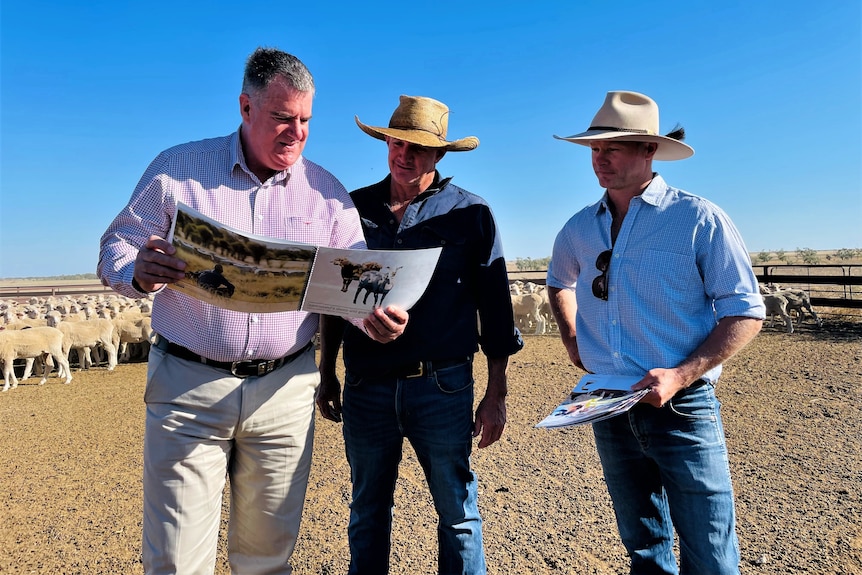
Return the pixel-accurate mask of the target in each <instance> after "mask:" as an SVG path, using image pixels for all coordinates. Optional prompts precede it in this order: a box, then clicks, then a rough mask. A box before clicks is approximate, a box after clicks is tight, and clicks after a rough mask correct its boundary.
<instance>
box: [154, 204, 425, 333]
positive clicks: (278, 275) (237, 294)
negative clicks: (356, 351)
mask: <svg viewBox="0 0 862 575" xmlns="http://www.w3.org/2000/svg"><path fill="white" fill-rule="evenodd" d="M168 241H169V242H171V243H172V244H173V246H174V247H175V248H176V249H177V253H176V256H177V257H178V258H180V259H182V260H183V261H185V262H186V264H187V266H188V267H187V268H186V277H185V278H184V279H182V280H180V281H179V282H177V283H175V284H170V285H169V286H168V287H169V288H171V289H175V290H177V291H180V292H182V293H185V294H186V295H189V296H191V297H194V298H196V299H199V300H201V301H204V302H206V303H209V304H211V305H214V306H218V307H221V308H225V309H231V310H235V311H242V312H261V313H267V312H280V311H296V310H301V311H307V312H314V313H324V314H329V315H340V316H343V317H365V316H367V315H368V313H369V312H370V311H371V310H372V309H374V307H380V306H387V305H397V306H399V307H401V308H403V309H407V310H409V309H410V308H411V307H413V305H414V304H415V303H416V301H417V300H418V299H419V298H420V297H421V296H422V294H423V293H424V292H425V289H426V288H427V287H428V282H429V281H430V280H431V276H432V274H433V273H434V269H435V268H436V266H437V261H438V259H439V258H440V252H441V251H442V248H429V249H423V250H399V251H391V250H349V249H338V248H329V247H321V246H314V245H309V244H299V243H291V242H285V241H282V240H278V239H276V238H268V237H264V236H257V235H254V234H246V233H244V232H240V231H237V230H234V229H232V228H230V227H228V226H225V225H223V224H221V223H219V222H216V221H215V220H212V219H210V218H208V217H207V216H205V215H203V214H201V213H200V212H198V211H196V210H195V209H193V208H191V207H189V206H187V205H185V204H182V203H178V204H177V214H176V217H175V218H174V222H173V226H172V228H171V232H170V234H169V236H168Z"/></svg>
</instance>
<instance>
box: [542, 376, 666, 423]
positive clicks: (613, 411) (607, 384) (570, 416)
mask: <svg viewBox="0 0 862 575" xmlns="http://www.w3.org/2000/svg"><path fill="white" fill-rule="evenodd" d="M641 379H643V378H642V377H640V376H627V375H600V374H594V373H588V374H586V375H584V376H583V377H582V378H581V379H580V381H578V384H577V385H576V386H575V387H574V389H572V392H571V393H570V394H569V396H568V397H567V398H566V399H565V400H564V401H563V402H562V403H560V404H559V405H558V406H557V407H555V408H554V410H553V411H552V412H551V413H550V415H548V416H547V417H546V418H545V419H543V420H542V421H540V422H539V423H537V424H536V427H572V426H575V425H584V424H585V423H593V422H594V421H601V420H602V419H607V418H609V417H614V416H615V415H619V414H621V413H625V412H626V411H628V410H629V409H631V408H632V407H633V406H634V405H635V404H636V403H637V402H639V401H640V400H641V398H642V397H643V396H644V395H646V394H647V393H649V391H650V390H649V389H648V388H647V389H641V390H638V391H632V389H631V387H632V386H633V385H634V384H636V383H637V382H639V381H640V380H641Z"/></svg>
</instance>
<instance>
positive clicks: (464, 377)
mask: <svg viewBox="0 0 862 575" xmlns="http://www.w3.org/2000/svg"><path fill="white" fill-rule="evenodd" d="M434 380H435V381H436V383H437V387H438V388H439V389H440V391H442V392H443V393H458V392H459V391H464V390H465V389H470V388H472V386H473V364H472V363H470V362H469V361H468V362H464V364H462V365H456V366H453V367H446V368H443V369H436V370H434Z"/></svg>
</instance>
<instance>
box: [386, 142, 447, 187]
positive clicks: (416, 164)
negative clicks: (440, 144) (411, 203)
mask: <svg viewBox="0 0 862 575" xmlns="http://www.w3.org/2000/svg"><path fill="white" fill-rule="evenodd" d="M386 145H387V146H388V147H389V173H390V174H392V179H393V180H395V182H396V183H398V184H400V185H402V186H418V185H420V180H423V179H424V180H427V178H428V176H429V174H430V175H433V174H434V170H435V166H436V165H437V162H438V161H440V158H442V157H443V154H444V151H443V150H440V149H439V148H426V147H425V146H418V145H416V144H411V143H409V142H405V141H404V140H398V139H396V138H391V137H388V136H387V138H386Z"/></svg>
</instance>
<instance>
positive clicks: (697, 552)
mask: <svg viewBox="0 0 862 575" xmlns="http://www.w3.org/2000/svg"><path fill="white" fill-rule="evenodd" d="M719 408H720V403H719V401H718V399H717V398H716V397H715V390H714V389H713V387H712V385H710V384H703V385H700V386H699V387H696V388H690V389H688V390H685V391H683V392H681V393H679V394H677V395H676V396H675V397H674V398H673V399H671V401H670V402H668V404H667V405H665V406H664V407H663V408H661V409H656V408H654V407H652V406H649V405H645V404H639V405H636V406H635V407H634V408H632V409H631V410H630V411H628V412H627V413H625V414H623V415H619V416H617V417H613V418H611V419H607V420H605V421H601V422H598V423H594V424H593V433H594V435H595V438H596V447H597V448H598V452H599V457H600V459H601V461H602V468H603V470H604V475H605V482H606V483H607V486H608V492H609V493H610V496H611V499H612V501H613V504H614V511H615V512H616V517H617V526H618V527H619V530H620V537H621V538H622V541H623V544H624V545H625V547H626V550H627V551H628V554H629V557H630V558H631V573H632V574H636V575H640V574H654V573H656V574H658V573H664V574H676V573H678V572H682V573H683V574H694V573H709V574H711V575H725V574H738V573H739V542H738V541H737V538H736V512H735V509H734V503H733V486H732V484H731V480H730V466H729V464H728V459H727V447H726V445H725V440H724V428H723V426H722V424H721V416H720V415H719ZM674 527H675V528H676V532H677V534H678V535H679V541H680V564H679V571H677V565H676V557H674V553H673V541H674V540H673V530H674Z"/></svg>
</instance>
